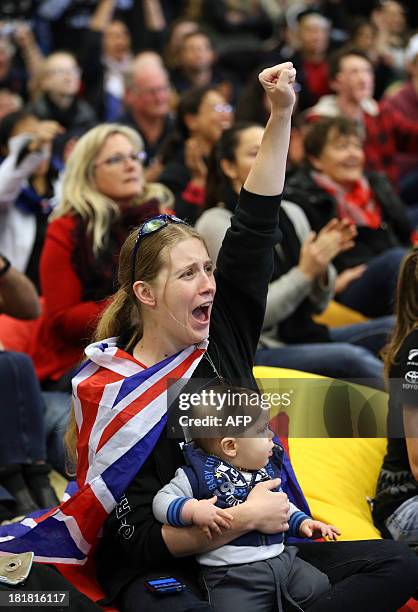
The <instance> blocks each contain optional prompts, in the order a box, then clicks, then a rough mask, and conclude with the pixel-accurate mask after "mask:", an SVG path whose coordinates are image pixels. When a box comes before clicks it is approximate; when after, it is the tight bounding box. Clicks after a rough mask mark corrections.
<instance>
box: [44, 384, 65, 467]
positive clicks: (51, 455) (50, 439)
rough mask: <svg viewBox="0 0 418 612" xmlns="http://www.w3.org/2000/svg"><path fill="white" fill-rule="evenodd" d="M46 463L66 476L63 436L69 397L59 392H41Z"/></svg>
mask: <svg viewBox="0 0 418 612" xmlns="http://www.w3.org/2000/svg"><path fill="white" fill-rule="evenodd" d="M42 397H43V400H44V403H45V432H46V439H47V457H48V463H49V464H50V465H51V466H52V467H53V468H54V469H55V470H58V472H61V474H63V475H64V476H65V475H66V469H65V467H66V466H65V448H64V434H65V430H66V429H67V422H68V417H69V416H70V412H71V395H70V394H69V393H63V392H61V391H43V392H42Z"/></svg>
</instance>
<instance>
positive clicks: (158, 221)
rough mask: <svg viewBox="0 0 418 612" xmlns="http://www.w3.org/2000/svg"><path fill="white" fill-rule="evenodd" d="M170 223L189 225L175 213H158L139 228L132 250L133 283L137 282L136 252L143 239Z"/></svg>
mask: <svg viewBox="0 0 418 612" xmlns="http://www.w3.org/2000/svg"><path fill="white" fill-rule="evenodd" d="M169 223H182V224H183V225H188V223H186V222H185V221H183V220H182V219H179V218H178V217H175V216H174V215H156V216H155V217H151V219H148V220H147V221H145V222H144V223H143V224H142V225H141V227H140V228H139V230H138V234H137V237H136V240H135V244H134V248H133V250H132V284H134V282H135V263H136V254H137V253H138V248H139V245H140V244H141V240H142V239H143V238H146V237H147V236H150V235H151V234H155V233H156V232H159V231H160V230H162V229H163V228H164V227H166V226H167V225H168V224H169Z"/></svg>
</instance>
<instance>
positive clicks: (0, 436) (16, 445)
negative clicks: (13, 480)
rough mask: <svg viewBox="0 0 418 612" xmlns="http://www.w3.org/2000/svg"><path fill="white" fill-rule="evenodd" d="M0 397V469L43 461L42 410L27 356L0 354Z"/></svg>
mask: <svg viewBox="0 0 418 612" xmlns="http://www.w3.org/2000/svg"><path fill="white" fill-rule="evenodd" d="M0 393H1V405H2V410H1V426H0V465H2V466H5V465H10V464H25V463H33V462H35V461H42V460H45V459H46V433H45V423H44V411H45V408H44V404H43V401H42V395H41V389H40V387H39V383H38V380H37V378H36V375H35V371H34V368H33V365H32V361H31V359H30V358H29V357H28V356H27V355H25V354H23V353H15V352H13V351H1V352H0Z"/></svg>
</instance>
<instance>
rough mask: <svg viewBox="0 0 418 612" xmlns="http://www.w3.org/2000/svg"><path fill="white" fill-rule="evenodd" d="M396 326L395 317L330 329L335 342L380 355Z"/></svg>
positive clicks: (379, 318)
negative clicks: (346, 343) (359, 347)
mask: <svg viewBox="0 0 418 612" xmlns="http://www.w3.org/2000/svg"><path fill="white" fill-rule="evenodd" d="M394 326H395V317H394V316H387V317H378V318H377V319H371V320H370V321H365V322H364V323H356V324H355V325H344V326H343V327H333V328H330V329H329V333H330V336H331V340H332V341H333V342H349V343H350V344H355V345H357V346H362V347H363V348H366V349H368V350H369V351H371V352H372V353H373V354H374V355H379V354H380V351H381V350H382V348H383V347H384V346H385V345H386V344H387V342H388V339H389V336H390V335H391V333H392V331H393V328H394Z"/></svg>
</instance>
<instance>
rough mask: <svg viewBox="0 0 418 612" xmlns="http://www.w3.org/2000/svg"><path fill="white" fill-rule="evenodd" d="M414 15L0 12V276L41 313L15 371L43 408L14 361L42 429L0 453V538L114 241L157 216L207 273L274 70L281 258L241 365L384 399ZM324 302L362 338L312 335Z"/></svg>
mask: <svg viewBox="0 0 418 612" xmlns="http://www.w3.org/2000/svg"><path fill="white" fill-rule="evenodd" d="M413 8H414V1H413V0H411V2H407V1H402V0H379V1H378V2H375V1H374V0H370V1H364V0H363V1H362V2H355V1H350V2H348V1H344V0H258V1H256V0H254V1H253V2H248V1H245V0H189V1H187V0H182V1H178V2H173V1H170V0H88V1H86V0H83V1H81V0H33V1H23V0H21V1H15V2H9V3H3V4H2V5H1V6H0V253H1V257H0V263H2V265H3V264H4V266H6V265H8V263H9V261H10V262H11V264H12V266H13V269H14V270H15V271H16V273H17V272H20V273H21V274H22V275H26V276H27V277H28V279H30V281H31V283H33V285H32V284H30V287H31V289H30V290H31V291H33V290H34V289H33V286H34V287H35V288H36V290H37V293H38V295H39V297H40V303H41V309H42V313H41V314H40V316H39V318H38V320H37V322H36V325H35V326H34V328H33V330H34V331H33V338H32V341H31V343H30V346H27V347H26V348H25V349H24V351H25V352H27V353H28V354H29V356H30V357H31V358H32V360H33V365H34V368H35V370H34V371H35V372H36V374H37V377H38V380H39V382H40V385H41V388H42V392H43V393H42V394H41V391H40V389H39V385H38V383H37V381H36V380H35V377H33V370H32V369H31V368H32V365H31V364H30V362H29V360H28V358H27V357H24V358H21V359H23V362H24V364H25V367H26V368H28V372H29V373H28V378H29V379H30V380H32V378H31V377H33V378H34V385H33V389H34V391H33V393H34V394H35V396H36V402H38V403H36V402H35V403H34V405H33V406H32V409H34V408H35V407H36V410H37V413H36V414H37V416H36V418H39V415H40V413H41V412H42V411H44V417H45V422H46V423H51V422H53V423H54V432H51V431H50V430H48V428H47V430H48V431H49V434H48V435H49V438H47V439H46V445H47V446H48V444H49V445H50V446H51V447H52V446H53V447H54V448H53V452H52V450H51V453H50V454H48V449H45V443H44V438H45V435H46V434H45V428H44V425H43V424H42V423H40V424H39V431H40V432H41V434H40V437H41V438H42V444H41V445H40V446H39V445H38V446H37V447H36V451H33V453H32V454H30V455H29V459H26V458H25V457H24V456H23V454H22V455H18V454H16V453H15V454H11V455H10V456H9V457H4V456H3V455H4V452H2V454H1V457H2V459H1V461H2V465H0V520H2V519H4V518H10V516H12V515H13V514H19V513H21V512H22V511H26V510H27V509H28V508H29V509H31V507H32V506H31V505H33V506H38V505H42V501H45V500H39V495H38V499H36V495H34V496H32V494H31V492H30V491H31V490H35V489H36V488H35V487H34V486H32V485H30V483H31V479H32V478H35V477H36V478H44V476H45V474H47V473H48V470H49V468H48V464H46V463H45V461H46V459H47V458H48V457H49V458H50V460H52V461H53V463H54V465H53V467H54V468H56V469H59V470H60V471H62V472H63V471H64V470H65V468H64V465H65V460H64V456H63V452H64V451H63V448H62V445H61V444H60V443H57V431H59V432H62V431H63V429H64V428H65V422H66V420H67V418H68V411H69V405H70V401H69V397H70V384H69V382H70V379H71V376H72V375H73V373H74V371H75V369H76V368H77V364H78V363H79V362H80V360H81V359H82V357H83V353H82V350H83V347H84V346H85V345H86V344H87V343H88V340H89V337H90V334H91V332H92V330H93V328H94V324H95V322H96V320H97V317H98V316H99V314H100V313H101V312H102V311H103V309H104V308H105V307H106V305H107V304H108V301H109V299H110V298H111V296H112V294H113V293H114V291H115V289H116V286H117V279H116V270H117V265H116V264H117V259H118V255H119V251H120V248H121V245H122V243H123V241H124V240H125V238H126V236H127V234H128V233H129V231H130V229H131V228H132V227H134V226H137V225H139V224H140V223H141V221H142V220H144V219H146V217H147V216H149V215H150V214H158V213H159V212H167V211H172V212H174V213H175V214H176V215H177V216H179V217H180V218H182V219H185V220H186V221H188V222H189V223H191V224H193V225H194V224H195V223H197V226H198V228H199V230H200V231H201V232H202V234H203V235H204V236H205V237H206V239H207V242H208V245H209V251H210V254H211V256H212V258H213V260H214V261H216V257H217V253H218V250H219V247H220V244H221V243H222V239H223V235H224V233H225V231H226V229H227V228H228V226H229V222H230V218H231V216H232V212H233V207H234V205H235V202H236V194H237V193H238V192H239V190H240V188H241V186H242V185H243V183H244V181H245V178H246V176H247V174H248V172H249V170H250V167H251V164H252V162H253V160H254V158H255V156H256V154H257V151H258V148H259V145H260V140H261V136H262V132H263V130H262V128H263V127H264V125H265V123H266V121H267V119H268V116H269V102H268V98H267V97H266V96H265V95H263V90H262V88H261V86H260V84H259V82H258V79H257V75H258V72H259V71H260V69H262V68H264V67H266V66H271V65H274V64H278V63H280V62H282V61H288V60H289V61H291V62H293V65H294V66H295V68H296V69H297V81H296V83H295V86H294V87H295V91H296V94H297V104H296V108H295V111H294V115H293V123H292V136H291V144H290V151H289V159H288V172H287V177H286V183H285V190H284V198H285V203H284V205H283V211H284V212H283V216H282V217H281V220H280V226H281V229H282V232H283V234H284V236H285V239H284V241H283V243H282V244H281V245H280V247H279V248H278V249H277V252H276V253H275V258H276V266H275V275H274V277H273V278H272V279H271V284H270V289H269V296H268V302H267V304H268V308H267V313H266V319H265V327H264V330H263V334H262V338H261V343H260V348H259V352H258V362H259V363H262V364H268V365H278V366H283V367H295V368H298V369H302V370H308V371H315V372H318V373H321V374H325V375H329V376H340V377H344V378H357V379H358V378H368V377H370V378H373V379H374V380H375V384H376V386H377V387H381V386H382V385H383V382H382V380H383V378H382V376H383V367H382V362H381V361H380V359H379V356H378V355H379V351H380V349H381V348H382V347H383V346H384V344H385V343H386V340H387V335H388V334H389V333H390V331H391V329H392V326H393V319H392V317H391V315H392V314H393V304H394V293H395V287H396V281H397V276H398V270H399V266H400V264H401V260H402V259H403V257H404V256H405V254H406V253H407V251H408V250H409V249H410V248H411V247H412V246H413V245H414V244H415V242H416V241H417V239H418V234H417V233H416V228H417V227H418V121H417V119H418V33H416V32H418V29H417V28H418V20H417V13H416V11H415V13H414V11H413ZM244 122H245V123H244ZM2 274H3V272H2V268H0V281H1V278H2ZM28 283H29V280H28ZM28 286H29V285H28ZM332 298H334V299H336V300H337V301H339V302H341V303H342V304H345V305H346V306H349V307H350V308H352V309H354V310H357V311H359V312H361V313H363V315H365V316H366V317H369V318H370V319H373V321H369V322H365V323H362V324H361V325H362V327H361V332H360V331H359V329H357V328H356V329H355V330H353V329H352V330H350V329H348V328H346V329H345V331H343V330H342V329H340V330H338V331H336V330H329V329H328V328H326V327H323V326H320V325H319V324H317V323H315V322H314V319H313V315H314V314H315V313H317V312H318V311H321V310H323V309H324V308H325V307H326V305H327V303H328V302H329V301H330V300H331V299H332ZM1 299H2V298H1V293H0V307H1V305H2V304H1ZM4 310H5V309H4ZM11 314H12V315H13V313H11ZM18 314H19V313H18ZM18 314H17V315H16V316H18ZM37 314H38V313H37V312H36V313H35V315H33V313H32V314H31V315H30V317H33V316H36V315H37ZM15 329H16V328H14V327H13V324H12V323H11V322H10V320H8V321H7V322H6V324H5V325H4V326H0V340H2V341H3V344H4V345H5V347H6V349H5V351H4V354H5V355H6V354H7V355H8V356H9V357H8V362H10V360H11V359H12V357H13V359H14V360H16V359H18V358H17V357H16V355H17V353H11V352H10V351H8V350H7V349H9V348H11V349H13V348H15V346H14V345H15V344H16V343H15V338H14V336H13V334H14V333H15V332H14V330H15ZM16 333H17V332H16ZM8 334H9V335H8ZM359 338H360V340H359ZM341 343H344V345H342V344H341ZM346 343H348V344H347V346H346ZM310 344H311V345H312V346H313V345H314V348H315V352H314V353H313V355H314V357H313V358H311V359H307V354H308V352H309V353H312V351H309V350H308V349H309V345H310ZM333 345H334V346H333ZM307 347H308V348H307ZM1 354H2V353H0V355H1ZM343 354H344V360H343ZM315 355H317V358H316V357H315ZM319 356H321V359H319ZM339 356H340V357H339ZM311 357H312V355H311ZM339 358H340V359H341V363H339ZM5 363H6V359H5ZM5 368H6V366H5ZM4 372H5V374H4V376H3V378H2V377H0V385H1V386H0V393H1V394H3V393H4V389H5V388H6V386H7V383H6V382H5V380H4V377H7V370H6V369H5V370H4ZM0 374H1V371H0ZM37 385H38V386H37ZM8 401H9V402H12V401H13V398H12V399H10V400H8ZM22 410H23V408H22ZM0 418H1V419H2V423H3V422H5V420H4V419H5V416H4V415H3V414H1V416H0ZM8 426H9V429H10V431H15V430H14V429H13V427H15V425H14V424H12V423H10V424H9V425H8ZM15 429H16V427H15ZM10 435H12V434H10ZM13 435H17V434H16V432H15V433H14V434H13ZM38 438H39V436H38ZM38 442H39V439H38ZM31 452H32V451H31ZM15 455H16V456H15ZM10 466H12V467H10ZM22 466H23V467H22ZM31 470H32V471H31ZM22 474H23V475H24V478H25V479H26V480H25V481H24V479H23V476H22ZM24 482H26V484H24ZM42 482H44V481H42ZM29 485H30V486H29ZM19 487H20V489H19ZM23 487H24V493H22V492H21V491H22V488H23ZM31 487H32V488H31ZM45 487H46V485H45V486H44V488H45ZM27 489H28V490H27ZM45 491H46V493H45V499H46V500H48V501H51V500H53V498H52V497H48V495H49V494H50V492H49V491H48V490H46V489H45ZM3 493H4V496H3V497H2V495H3ZM10 494H12V496H13V494H14V495H15V505H14V506H13V499H12V498H11V495H10ZM22 495H23V497H22ZM51 495H52V494H51ZM1 503H3V506H2V505H1Z"/></svg>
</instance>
